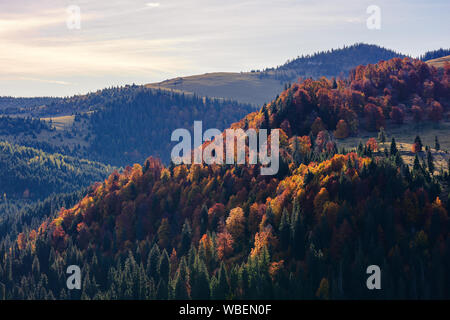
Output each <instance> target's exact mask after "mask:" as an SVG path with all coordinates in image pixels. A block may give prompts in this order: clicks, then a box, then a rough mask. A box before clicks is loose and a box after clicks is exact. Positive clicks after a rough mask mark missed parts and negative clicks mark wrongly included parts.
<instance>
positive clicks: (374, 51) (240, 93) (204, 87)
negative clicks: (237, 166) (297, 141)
mask: <svg viewBox="0 0 450 320" xmlns="http://www.w3.org/2000/svg"><path fill="white" fill-rule="evenodd" d="M394 57H404V55H402V54H399V53H396V52H394V51H392V50H388V49H385V48H382V47H379V46H376V45H368V44H355V45H352V46H348V47H343V48H342V49H335V50H329V51H323V52H318V53H315V54H313V55H307V56H301V57H298V58H296V59H293V60H290V61H288V62H286V63H285V64H284V65H281V66H279V67H276V68H268V69H266V70H264V71H253V72H241V73H231V72H218V73H207V74H203V75H196V76H189V77H182V78H181V77H178V78H175V79H171V80H166V81H163V82H159V83H152V84H148V85H147V87H150V88H166V89H170V90H176V91H186V92H193V93H196V94H198V95H202V96H209V97H219V98H226V99H235V100H237V101H241V102H244V103H251V104H255V105H259V106H261V105H263V104H264V103H266V102H270V101H271V100H272V99H273V98H275V96H276V95H277V94H278V93H279V92H281V91H282V90H283V88H284V86H285V84H286V83H289V82H295V81H297V79H298V78H299V77H302V78H309V77H312V78H319V77H322V76H325V77H329V78H331V77H338V76H345V75H347V74H348V72H349V71H350V70H351V69H353V68H354V67H356V66H358V65H366V64H369V63H376V62H378V61H380V60H388V59H391V58H394Z"/></svg>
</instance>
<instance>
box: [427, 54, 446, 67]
mask: <svg viewBox="0 0 450 320" xmlns="http://www.w3.org/2000/svg"><path fill="white" fill-rule="evenodd" d="M427 63H428V64H429V65H430V66H433V67H435V68H443V67H444V66H445V64H446V63H450V56H445V57H440V58H436V59H431V60H428V61H427Z"/></svg>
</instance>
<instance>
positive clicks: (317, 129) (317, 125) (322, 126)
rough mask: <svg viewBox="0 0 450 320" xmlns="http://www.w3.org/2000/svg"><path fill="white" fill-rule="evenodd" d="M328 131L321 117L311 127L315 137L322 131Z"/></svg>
mask: <svg viewBox="0 0 450 320" xmlns="http://www.w3.org/2000/svg"><path fill="white" fill-rule="evenodd" d="M323 130H326V128H325V124H324V123H323V121H322V119H321V118H320V117H317V118H316V120H314V122H313V124H312V125H311V132H312V133H313V135H315V136H317V134H318V133H319V132H320V131H323Z"/></svg>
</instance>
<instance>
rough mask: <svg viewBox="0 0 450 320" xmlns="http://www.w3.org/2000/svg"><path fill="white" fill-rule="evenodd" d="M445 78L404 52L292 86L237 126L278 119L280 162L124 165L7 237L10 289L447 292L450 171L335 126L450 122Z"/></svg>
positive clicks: (119, 295)
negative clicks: (77, 274)
mask: <svg viewBox="0 0 450 320" xmlns="http://www.w3.org/2000/svg"><path fill="white" fill-rule="evenodd" d="M449 76H450V74H449V73H448V72H447V71H445V70H437V69H435V68H431V67H430V66H428V65H427V64H426V63H424V62H421V61H419V60H411V59H398V58H394V59H391V60H388V61H384V62H380V63H378V64H376V65H367V66H359V67H357V68H356V69H354V70H353V71H351V72H350V75H349V77H348V78H346V79H341V80H337V81H333V80H327V79H319V80H312V79H306V80H304V81H302V82H300V83H295V84H293V85H291V86H289V87H288V88H287V89H286V90H285V91H283V92H281V93H280V95H279V96H278V97H277V98H276V99H274V100H272V102H270V103H269V104H267V105H266V106H264V107H262V108H261V110H259V111H257V112H254V113H251V114H249V115H247V116H246V117H245V118H243V119H242V120H241V121H239V122H237V123H234V124H233V125H232V128H244V129H246V128H255V129H269V130H272V129H281V130H280V149H281V150H280V171H279V172H278V174H277V175H275V176H262V175H260V174H259V168H258V165H252V166H246V165H229V166H219V165H206V164H201V165H191V166H187V165H179V166H170V167H168V168H166V167H164V166H163V165H162V164H161V162H160V161H158V160H156V159H154V158H149V159H148V160H146V161H145V163H144V165H143V166H141V165H139V164H136V165H134V166H133V167H132V168H131V167H129V168H127V169H125V170H124V172H123V173H121V174H118V173H113V174H112V175H111V176H110V177H109V178H108V179H107V180H106V181H105V182H104V183H101V184H97V185H96V186H95V187H94V188H93V189H92V190H91V191H90V192H89V193H88V194H87V195H86V196H85V197H84V198H83V199H82V200H81V201H80V202H78V203H77V204H76V205H75V206H73V207H72V208H69V209H62V210H61V211H60V213H59V215H58V217H56V218H54V219H49V220H46V221H44V222H43V223H42V224H41V226H40V227H39V229H37V230H33V231H29V232H24V233H21V234H20V235H19V236H18V237H17V242H16V243H15V244H14V245H13V246H12V247H9V246H7V245H5V244H3V245H0V257H2V259H3V261H2V265H5V266H11V265H14V266H15V268H4V269H0V287H2V288H3V290H0V292H4V296H5V297H6V298H8V299H51V298H59V299H65V298H75V299H77V298H81V299H92V298H94V299H183V300H186V299H324V300H326V299H448V298H449V297H450V286H449V284H450V281H449V275H448V274H447V273H446V270H449V268H450V236H449V230H450V229H449V228H450V220H449V216H448V212H449V210H450V200H449V199H448V193H447V192H445V190H448V184H449V182H450V172H449V169H448V168H446V169H445V170H442V171H441V172H438V173H435V172H434V170H433V165H432V162H433V160H432V159H430V158H428V159H427V163H422V162H421V161H420V160H419V156H420V155H421V154H422V153H423V151H421V150H419V148H416V149H415V151H414V152H415V153H416V155H417V157H416V159H417V160H415V161H414V164H413V165H412V166H409V165H407V164H405V163H404V161H403V159H402V156H401V154H400V153H399V150H398V149H397V148H396V146H395V143H394V142H395V141H392V144H391V145H390V146H389V148H385V149H384V150H378V149H379V148H378V146H377V143H376V141H374V140H372V141H368V143H367V144H366V145H365V146H363V145H361V147H359V148H358V149H357V150H355V152H348V151H346V150H340V151H339V149H338V147H337V145H336V144H337V142H336V139H343V138H344V137H345V136H346V135H352V134H355V133H356V132H357V131H358V130H359V128H365V130H367V131H368V132H372V131H377V130H378V129H379V128H381V126H382V125H384V124H385V123H386V122H388V121H393V122H397V124H398V125H399V126H401V123H399V122H400V120H401V119H402V120H405V119H407V120H409V118H411V119H413V118H414V117H416V119H419V115H420V114H421V112H419V111H422V112H423V113H424V115H425V116H426V117H429V118H430V121H434V122H435V123H438V122H439V121H442V117H443V116H444V115H445V114H446V113H447V112H448V110H449V99H450V87H449V81H448V80H449ZM395 108H398V109H399V110H397V109H395ZM402 115H403V116H402ZM419 120H420V121H425V120H424V119H419ZM420 147H421V146H420ZM388 149H389V150H388ZM444 196H445V197H444ZM8 244H9V243H8ZM50 256H51V257H52V258H51V259H50V260H51V261H52V262H53V261H54V263H53V264H49V257H50ZM31 261H33V262H32V263H30V262H31ZM69 264H77V265H79V266H81V267H82V270H83V279H84V280H83V285H82V290H81V291H76V292H75V291H68V290H66V289H65V288H66V287H65V283H66V277H65V272H64V270H65V269H64V268H65V266H67V265H69ZM373 264H375V265H378V266H380V268H381V269H382V270H383V271H382V272H383V273H382V274H383V276H382V288H383V290H372V291H370V290H367V287H366V279H367V278H366V277H367V274H366V268H367V266H369V265H373ZM42 278H45V279H48V281H47V282H43V281H41V279H42ZM43 283H44V284H43ZM2 298H3V297H2Z"/></svg>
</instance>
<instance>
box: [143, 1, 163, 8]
mask: <svg viewBox="0 0 450 320" xmlns="http://www.w3.org/2000/svg"><path fill="white" fill-rule="evenodd" d="M146 5H147V7H150V8H158V7H159V6H160V5H161V4H160V3H159V2H149V3H147V4H146Z"/></svg>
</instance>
